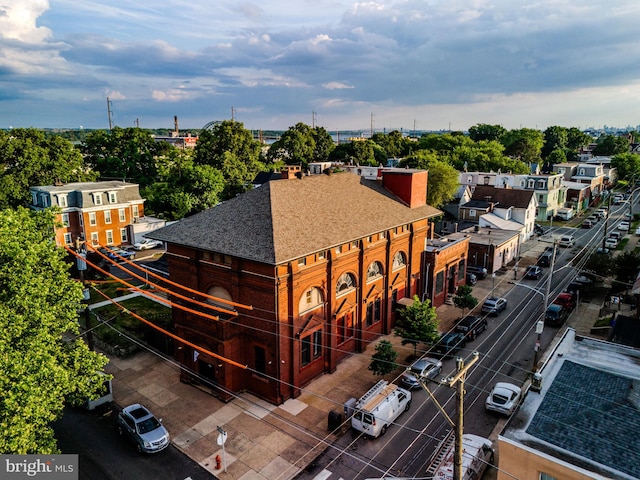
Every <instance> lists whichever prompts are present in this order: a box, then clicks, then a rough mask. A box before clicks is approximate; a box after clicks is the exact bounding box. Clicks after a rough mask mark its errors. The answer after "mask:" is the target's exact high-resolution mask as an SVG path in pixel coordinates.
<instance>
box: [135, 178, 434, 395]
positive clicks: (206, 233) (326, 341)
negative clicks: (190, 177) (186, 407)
mask: <svg viewBox="0 0 640 480" xmlns="http://www.w3.org/2000/svg"><path fill="white" fill-rule="evenodd" d="M426 193H427V172H426V171H414V170H403V171H395V172H387V173H385V174H384V176H383V177H382V179H381V180H379V181H371V180H365V179H362V178H360V177H359V176H357V175H354V174H351V173H346V172H344V173H334V174H332V175H315V176H299V177H294V178H289V179H283V180H274V181H270V182H268V183H267V184H265V185H263V186H261V187H259V188H256V189H254V190H251V191H249V192H246V193H244V194H242V195H240V196H238V197H235V198H233V199H231V200H229V201H227V202H224V203H222V204H220V205H218V206H216V207H215V208H212V209H210V210H207V211H204V212H201V213H199V214H197V215H194V216H192V217H189V218H185V219H183V220H182V221H180V222H178V223H175V224H173V225H170V226H167V227H165V228H163V229H160V230H157V231H155V232H153V233H152V234H149V235H148V236H150V237H152V238H155V239H158V240H161V241H163V242H166V244H167V253H166V257H167V260H168V265H169V272H170V275H171V279H172V280H173V281H175V282H178V283H180V284H182V285H185V286H187V287H190V288H191V289H193V290H195V291H199V292H204V293H208V294H210V295H213V296H215V297H217V298H218V299H221V300H226V301H233V302H237V303H238V304H241V305H250V306H251V307H252V310H247V309H245V308H242V307H241V306H238V305H236V307H235V309H236V313H237V314H238V315H237V316H234V315H225V314H221V316H220V320H219V321H217V322H216V321H212V320H209V319H205V318H203V317H201V316H199V315H197V314H196V313H189V312H185V311H182V310H179V309H173V320H174V325H175V329H176V333H177V334H178V335H179V336H181V337H182V338H185V339H187V340H189V341H191V342H193V343H195V344H196V345H200V346H202V347H203V349H207V350H208V351H210V352H213V353H216V354H218V355H221V356H224V357H227V358H230V359H232V360H234V361H236V362H239V363H241V364H246V365H248V367H249V368H247V369H246V370H243V369H240V368H238V367H234V366H232V365H230V364H227V363H225V362H221V361H219V360H216V359H215V358H212V357H209V356H208V355H207V354H206V353H204V352H200V351H198V350H197V349H193V348H191V347H189V346H187V345H179V346H178V348H177V350H176V358H177V360H178V361H179V362H181V363H182V364H183V365H184V366H185V367H186V368H185V371H186V372H189V371H191V372H194V375H190V374H189V373H184V374H183V380H185V381H187V380H189V381H199V382H201V383H205V384H209V385H210V386H212V392H213V393H215V394H216V395H218V396H220V397H221V398H229V393H228V392H229V391H232V392H238V391H249V392H252V393H254V394H255V395H258V396H259V397H261V398H264V399H266V400H268V401H270V402H272V403H275V404H280V403H282V402H283V401H285V400H287V399H289V398H292V397H295V396H297V395H298V394H299V388H300V387H302V386H304V385H305V384H307V383H308V382H310V381H311V380H312V379H314V378H316V377H318V376H320V375H322V374H324V373H330V372H333V371H334V370H335V369H336V366H337V365H338V363H339V362H340V361H341V360H342V359H344V358H345V357H347V356H348V355H350V354H352V353H354V352H362V351H363V350H364V348H365V346H366V344H367V343H368V342H371V341H372V340H375V339H376V338H377V337H378V336H379V335H381V334H388V333H390V332H391V329H392V327H393V324H394V320H395V318H394V315H395V306H396V304H397V302H398V301H399V300H401V299H402V298H405V297H412V296H413V295H414V294H421V293H422V292H421V291H420V285H421V283H422V281H421V275H422V272H421V264H422V261H423V254H424V251H425V244H426V240H427V238H429V237H430V235H431V222H430V219H432V218H434V217H436V216H438V215H440V214H441V212H440V211H439V210H437V209H435V208H433V207H431V206H429V205H427V204H426ZM203 298H205V297H203ZM209 301H211V299H210V300H209ZM213 302H214V303H215V300H213ZM192 308H193V307H192ZM196 308H197V307H196ZM226 308H229V307H228V306H227V307H226ZM196 374H197V375H196ZM203 379H206V381H203Z"/></svg>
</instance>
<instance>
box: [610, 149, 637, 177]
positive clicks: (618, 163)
mask: <svg viewBox="0 0 640 480" xmlns="http://www.w3.org/2000/svg"><path fill="white" fill-rule="evenodd" d="M611 166H612V167H615V168H616V169H617V170H618V178H620V179H623V178H626V179H631V177H633V176H634V175H635V176H640V155H638V154H636V153H620V154H618V155H614V156H613V157H611Z"/></svg>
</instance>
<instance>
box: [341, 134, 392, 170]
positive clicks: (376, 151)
mask: <svg viewBox="0 0 640 480" xmlns="http://www.w3.org/2000/svg"><path fill="white" fill-rule="evenodd" d="M329 160H330V161H332V162H344V163H349V164H353V165H356V164H357V165H372V166H377V165H384V164H385V163H386V161H387V156H386V153H385V151H384V149H383V148H382V147H380V145H378V144H377V143H375V142H374V141H372V140H369V139H366V140H354V141H352V142H348V143H341V144H340V145H338V146H337V147H336V148H335V149H334V150H333V151H332V152H331V155H329Z"/></svg>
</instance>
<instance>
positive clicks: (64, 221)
mask: <svg viewBox="0 0 640 480" xmlns="http://www.w3.org/2000/svg"><path fill="white" fill-rule="evenodd" d="M62 224H63V225H64V226H65V227H68V226H69V214H68V213H63V214H62Z"/></svg>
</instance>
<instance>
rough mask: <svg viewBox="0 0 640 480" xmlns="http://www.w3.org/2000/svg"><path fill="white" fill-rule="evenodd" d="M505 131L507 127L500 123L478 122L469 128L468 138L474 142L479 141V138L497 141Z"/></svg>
mask: <svg viewBox="0 0 640 480" xmlns="http://www.w3.org/2000/svg"><path fill="white" fill-rule="evenodd" d="M506 132H507V129H506V128H504V127H503V126H502V125H487V124H486V123H480V124H478V125H474V126H473V127H470V128H469V138H471V140H473V141H474V142H479V141H480V140H494V141H496V142H499V141H500V139H501V138H502V136H503V135H504V134H505V133H506Z"/></svg>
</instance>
